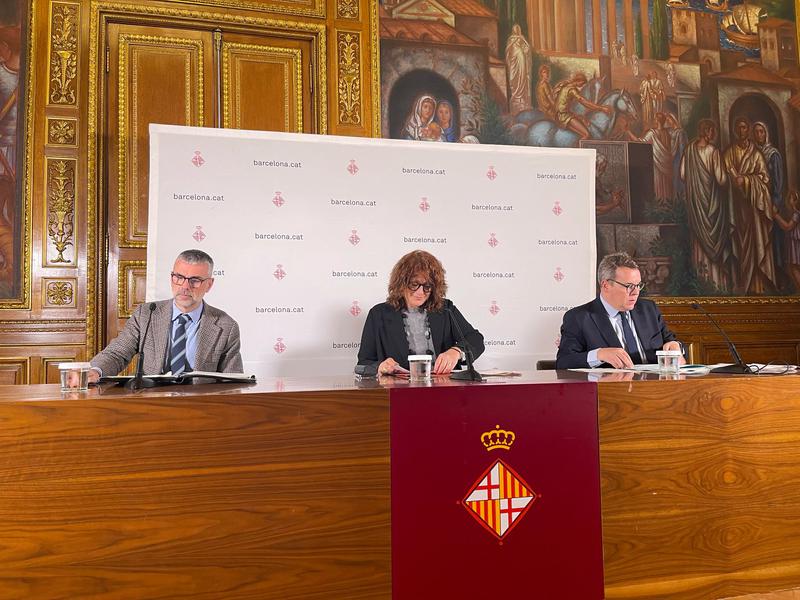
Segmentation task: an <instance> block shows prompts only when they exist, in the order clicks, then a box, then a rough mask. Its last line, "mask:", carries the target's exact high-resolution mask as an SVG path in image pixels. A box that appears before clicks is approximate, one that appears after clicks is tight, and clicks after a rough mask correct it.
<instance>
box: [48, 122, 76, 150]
mask: <svg viewBox="0 0 800 600" xmlns="http://www.w3.org/2000/svg"><path fill="white" fill-rule="evenodd" d="M47 143H48V145H50V146H68V147H70V148H77V146H78V119H73V118H70V117H47Z"/></svg>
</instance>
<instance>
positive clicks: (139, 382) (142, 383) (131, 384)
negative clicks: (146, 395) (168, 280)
mask: <svg viewBox="0 0 800 600" xmlns="http://www.w3.org/2000/svg"><path fill="white" fill-rule="evenodd" d="M147 308H148V309H149V310H150V314H149V315H148V317H147V325H145V327H144V335H143V336H142V337H141V339H140V340H139V362H137V363H136V376H135V377H134V378H133V379H131V380H130V381H128V383H126V384H125V387H126V388H128V389H131V390H138V389H139V388H143V387H155V385H156V383H155V381H153V380H152V379H145V378H144V343H145V341H146V340H147V332H148V331H149V330H150V321H152V320H153V311H155V309H156V303H155V302H151V303H150V306H148V307H147Z"/></svg>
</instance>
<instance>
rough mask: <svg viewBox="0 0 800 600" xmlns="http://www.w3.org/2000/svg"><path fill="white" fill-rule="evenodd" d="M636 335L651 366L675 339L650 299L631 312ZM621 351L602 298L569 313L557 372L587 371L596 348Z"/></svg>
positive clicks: (563, 332)
mask: <svg viewBox="0 0 800 600" xmlns="http://www.w3.org/2000/svg"><path fill="white" fill-rule="evenodd" d="M631 318H632V319H633V324H634V325H635V327H636V335H637V336H638V337H639V341H640V342H641V344H642V349H643V350H644V353H645V357H646V359H647V362H648V363H656V362H658V361H657V360H656V350H661V348H662V347H663V346H664V344H665V343H667V342H671V341H673V340H674V339H675V334H674V333H672V332H671V331H670V330H669V328H668V327H667V324H666V323H665V322H664V317H663V316H662V315H661V311H660V310H658V307H657V306H656V305H655V303H654V302H652V301H651V300H645V299H644V298H639V300H638V301H637V302H636V306H634V307H633V310H632V311H631ZM614 347H616V348H621V347H622V344H621V343H620V341H619V338H618V337H617V334H616V333H614V328H613V327H612V326H611V321H609V320H608V313H607V312H606V309H605V307H604V306H603V303H602V302H600V298H595V299H594V300H592V301H591V302H587V303H586V304H583V305H582V306H576V307H575V308H573V309H571V310H568V311H567V312H566V314H565V315H564V321H563V322H562V323H561V343H560V344H559V345H558V355H557V356H556V368H557V369H580V368H587V367H588V366H589V363H588V362H586V355H587V354H588V353H589V351H590V350H594V349H595V348H614Z"/></svg>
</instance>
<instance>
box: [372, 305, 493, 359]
mask: <svg viewBox="0 0 800 600" xmlns="http://www.w3.org/2000/svg"><path fill="white" fill-rule="evenodd" d="M445 307H448V308H450V310H451V311H452V313H453V316H454V317H455V319H456V321H458V324H459V326H460V327H461V331H463V332H464V337H465V338H466V339H467V342H469V345H470V347H471V348H472V352H473V355H474V356H475V358H478V357H479V356H480V355H481V354H483V350H484V347H483V336H482V335H481V333H480V331H478V330H477V329H475V328H474V327H473V326H472V325H470V324H469V323H468V322H467V320H466V319H465V318H464V316H463V315H462V314H461V313H460V312H459V310H458V309H457V308H456V307H455V305H454V304H453V303H452V302H451V301H450V300H445ZM428 326H429V327H430V329H431V339H432V340H433V348H434V350H435V352H436V354H437V355H438V354H441V353H442V352H445V351H447V350H449V349H450V348H452V347H453V346H458V347H461V346H462V344H459V343H458V333H457V332H456V331H455V330H454V328H453V327H452V324H451V322H450V317H448V316H447V312H445V311H444V310H441V311H438V312H428ZM462 349H463V348H462ZM409 354H410V350H409V348H408V338H407V337H406V329H405V324H404V323H403V313H402V312H401V311H399V310H397V309H395V308H394V307H393V306H392V305H390V304H388V303H386V302H382V303H381V304H376V305H375V306H373V307H372V308H371V309H370V311H369V314H367V320H366V321H365V322H364V330H363V332H362V333H361V346H360V347H359V349H358V364H360V365H375V366H377V365H379V364H380V363H382V362H383V361H384V360H386V359H387V358H389V357H390V356H391V357H392V358H393V359H395V360H396V361H397V362H398V363H399V364H400V365H402V366H403V367H404V368H406V369H407V368H408V355H409ZM456 366H458V365H456Z"/></svg>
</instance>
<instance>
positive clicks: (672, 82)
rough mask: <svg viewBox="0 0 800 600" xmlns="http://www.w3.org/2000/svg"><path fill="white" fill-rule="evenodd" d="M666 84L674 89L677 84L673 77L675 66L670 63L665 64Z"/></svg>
mask: <svg viewBox="0 0 800 600" xmlns="http://www.w3.org/2000/svg"><path fill="white" fill-rule="evenodd" d="M666 69H667V84H668V85H669V87H671V88H674V87H675V84H676V83H677V79H676V76H675V65H674V64H672V63H671V62H668V63H667V67H666Z"/></svg>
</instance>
